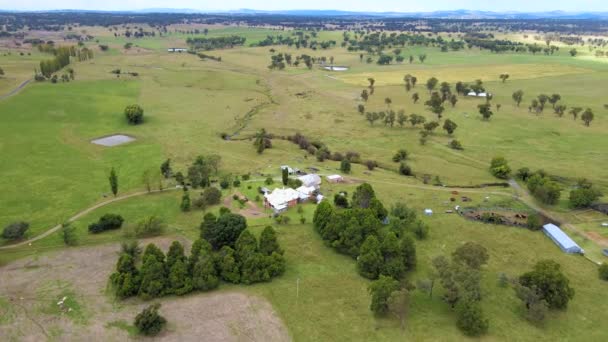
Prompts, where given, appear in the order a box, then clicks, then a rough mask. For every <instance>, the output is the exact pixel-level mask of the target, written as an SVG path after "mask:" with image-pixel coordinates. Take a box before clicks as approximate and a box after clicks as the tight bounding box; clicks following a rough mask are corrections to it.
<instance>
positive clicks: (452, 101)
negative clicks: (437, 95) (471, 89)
mask: <svg viewBox="0 0 608 342" xmlns="http://www.w3.org/2000/svg"><path fill="white" fill-rule="evenodd" d="M456 103H458V96H456V94H452V95H450V104H451V105H452V108H453V107H456Z"/></svg>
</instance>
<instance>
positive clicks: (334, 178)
mask: <svg viewBox="0 0 608 342" xmlns="http://www.w3.org/2000/svg"><path fill="white" fill-rule="evenodd" d="M325 178H327V181H328V182H330V183H342V182H344V178H343V177H342V176H340V175H329V176H327V177H325Z"/></svg>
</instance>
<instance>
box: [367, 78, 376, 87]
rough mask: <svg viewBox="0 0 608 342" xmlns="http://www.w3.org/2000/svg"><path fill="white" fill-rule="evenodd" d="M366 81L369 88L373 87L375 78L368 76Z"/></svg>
mask: <svg viewBox="0 0 608 342" xmlns="http://www.w3.org/2000/svg"><path fill="white" fill-rule="evenodd" d="M367 81H368V82H369V87H370V88H373V87H374V84H375V83H376V80H375V79H374V78H373V77H369V78H368V79H367Z"/></svg>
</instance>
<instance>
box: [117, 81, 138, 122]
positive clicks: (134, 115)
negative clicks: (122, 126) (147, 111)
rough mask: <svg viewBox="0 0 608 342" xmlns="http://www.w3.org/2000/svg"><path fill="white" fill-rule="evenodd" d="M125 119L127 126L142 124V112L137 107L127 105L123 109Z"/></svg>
mask: <svg viewBox="0 0 608 342" xmlns="http://www.w3.org/2000/svg"><path fill="white" fill-rule="evenodd" d="M119 72H120V71H119ZM125 117H126V118H127V121H128V122H129V124H131V125H139V124H140V123H142V122H144V110H143V108H141V107H140V106H139V105H135V104H134V105H129V106H127V107H126V108H125Z"/></svg>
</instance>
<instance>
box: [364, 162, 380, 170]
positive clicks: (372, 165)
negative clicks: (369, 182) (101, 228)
mask: <svg viewBox="0 0 608 342" xmlns="http://www.w3.org/2000/svg"><path fill="white" fill-rule="evenodd" d="M365 166H367V169H368V170H370V171H373V170H374V169H375V168H376V167H378V163H377V162H376V161H375V160H368V161H366V162H365Z"/></svg>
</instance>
